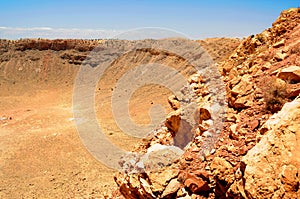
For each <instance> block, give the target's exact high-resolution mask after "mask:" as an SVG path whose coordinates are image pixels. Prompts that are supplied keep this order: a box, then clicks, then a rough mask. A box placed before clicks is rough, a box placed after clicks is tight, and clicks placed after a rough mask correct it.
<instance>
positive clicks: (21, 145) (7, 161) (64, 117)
mask: <svg viewBox="0 0 300 199" xmlns="http://www.w3.org/2000/svg"><path fill="white" fill-rule="evenodd" d="M71 96H72V95H71V92H70V91H69V92H65V91H58V90H43V91H39V92H38V93H34V94H33V93H31V94H28V93H27V94H24V95H22V96H8V97H1V108H0V111H1V112H0V113H1V117H2V119H3V117H7V118H8V119H7V120H2V121H0V126H1V128H0V156H1V158H0V198H36V197H38V198H57V197H59V198H74V197H83V196H85V197H88V196H95V197H97V196H100V195H102V194H103V193H104V191H105V190H107V189H108V187H112V186H113V185H114V182H113V177H112V176H113V172H114V171H113V170H112V169H109V168H107V167H105V166H104V165H102V164H101V163H99V162H98V161H97V160H96V159H94V157H93V156H92V155H90V154H89V152H88V151H87V150H86V149H85V147H84V146H83V145H82V143H81V141H80V139H79V136H78V134H77V131H76V128H75V125H74V121H73V113H72V108H71V107H72V106H71V98H70V97H71ZM10 117H11V119H10Z"/></svg>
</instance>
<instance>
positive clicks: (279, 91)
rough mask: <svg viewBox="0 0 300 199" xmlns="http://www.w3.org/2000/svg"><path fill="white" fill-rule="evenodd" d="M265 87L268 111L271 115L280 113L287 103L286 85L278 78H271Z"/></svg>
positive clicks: (267, 80) (265, 83) (266, 81)
mask: <svg viewBox="0 0 300 199" xmlns="http://www.w3.org/2000/svg"><path fill="white" fill-rule="evenodd" d="M263 85H264V87H263V91H264V101H265V103H266V110H268V111H270V112H271V113H276V112H278V111H279V110H280V109H281V108H282V106H283V105H284V104H285V102H286V101H287V100H286V98H287V89H286V83H285V82H283V81H278V79H277V78H276V77H270V78H267V79H266V80H265V82H264V84H263Z"/></svg>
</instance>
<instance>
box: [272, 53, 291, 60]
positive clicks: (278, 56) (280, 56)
mask: <svg viewBox="0 0 300 199" xmlns="http://www.w3.org/2000/svg"><path fill="white" fill-rule="evenodd" d="M287 56H288V55H287V54H286V53H282V52H278V53H276V54H275V56H274V59H275V60H276V61H282V60H284V59H285V58H286V57H287Z"/></svg>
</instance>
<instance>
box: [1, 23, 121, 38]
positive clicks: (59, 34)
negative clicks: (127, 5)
mask: <svg viewBox="0 0 300 199" xmlns="http://www.w3.org/2000/svg"><path fill="white" fill-rule="evenodd" d="M121 32H123V31H119V30H102V29H77V28H72V29H65V28H50V27H32V28H22V27H3V26H2V27H1V26H0V38H1V39H20V38H47V39H57V38H60V39H75V38H76V39H107V38H112V37H114V36H115V35H117V34H119V33H121Z"/></svg>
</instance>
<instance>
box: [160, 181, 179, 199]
mask: <svg viewBox="0 0 300 199" xmlns="http://www.w3.org/2000/svg"><path fill="white" fill-rule="evenodd" d="M179 188H180V182H178V180H177V179H172V180H171V181H170V182H169V184H168V185H167V187H166V189H165V190H164V192H163V194H162V196H161V197H162V198H165V197H171V196H173V195H175V194H176V192H177V191H178V190H179Z"/></svg>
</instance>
